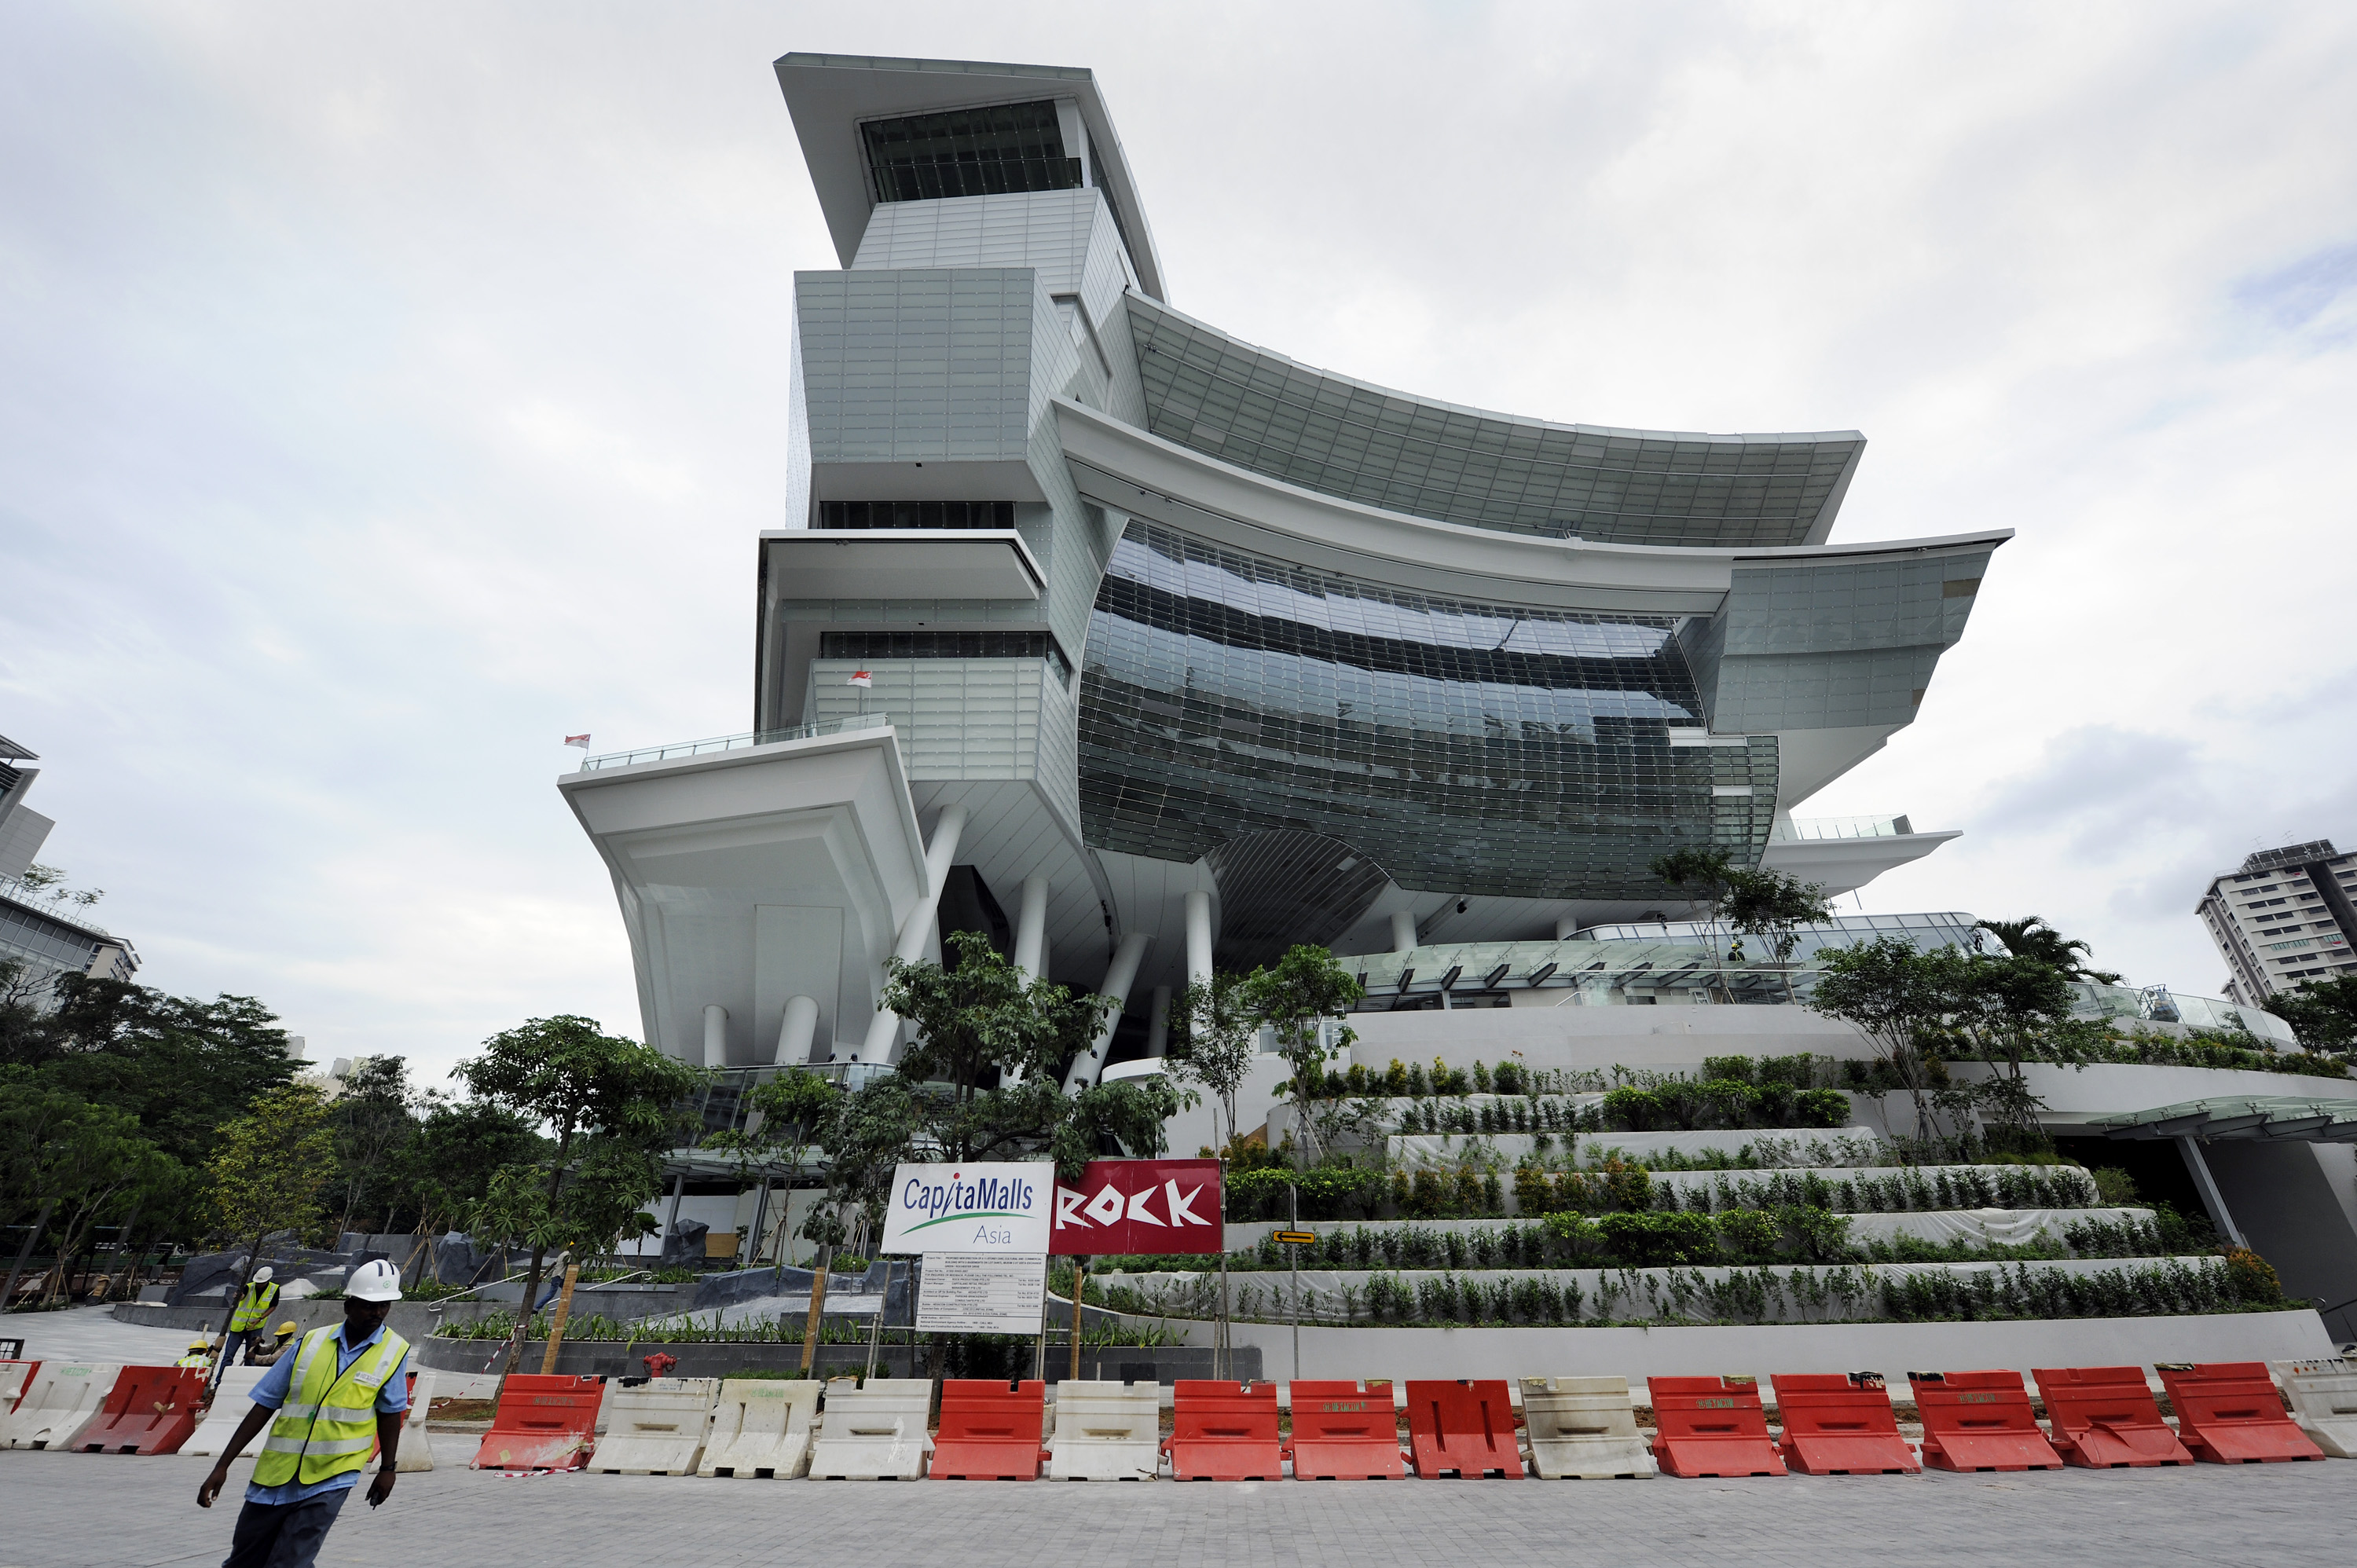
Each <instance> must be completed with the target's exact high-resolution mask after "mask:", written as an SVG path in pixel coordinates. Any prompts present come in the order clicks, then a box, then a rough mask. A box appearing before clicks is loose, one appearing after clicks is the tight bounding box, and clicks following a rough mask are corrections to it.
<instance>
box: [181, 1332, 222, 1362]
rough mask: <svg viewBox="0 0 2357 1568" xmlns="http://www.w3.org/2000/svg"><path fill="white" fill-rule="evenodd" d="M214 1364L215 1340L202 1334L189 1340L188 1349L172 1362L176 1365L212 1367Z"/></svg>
mask: <svg viewBox="0 0 2357 1568" xmlns="http://www.w3.org/2000/svg"><path fill="white" fill-rule="evenodd" d="M212 1364H213V1342H212V1341H211V1340H210V1338H207V1337H204V1336H202V1335H199V1336H198V1337H196V1338H194V1339H191V1340H189V1341H188V1349H187V1350H186V1351H185V1352H183V1353H182V1354H181V1357H180V1359H178V1360H177V1361H175V1362H173V1363H172V1365H174V1366H175V1367H210V1366H211V1365H212Z"/></svg>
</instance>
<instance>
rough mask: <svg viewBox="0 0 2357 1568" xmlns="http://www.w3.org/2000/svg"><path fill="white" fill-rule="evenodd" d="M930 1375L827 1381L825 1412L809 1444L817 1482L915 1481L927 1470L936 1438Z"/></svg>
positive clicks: (811, 1467)
mask: <svg viewBox="0 0 2357 1568" xmlns="http://www.w3.org/2000/svg"><path fill="white" fill-rule="evenodd" d="M932 1403H933V1382H932V1380H931V1378H870V1379H868V1380H867V1386H866V1388H864V1389H863V1388H861V1387H860V1386H859V1385H858V1383H857V1382H856V1380H853V1379H850V1378H836V1379H834V1380H832V1381H830V1382H829V1383H828V1384H827V1385H826V1414H825V1416H824V1417H823V1419H822V1420H821V1421H820V1423H819V1428H818V1438H817V1440H816V1441H815V1442H813V1444H811V1460H810V1474H811V1479H812V1480H813V1481H888V1480H900V1481H913V1480H916V1479H917V1478H918V1477H921V1476H922V1475H924V1473H925V1461H926V1458H927V1456H928V1455H931V1453H932V1451H933V1440H932V1437H931V1434H928V1433H927V1432H926V1430H925V1421H926V1418H927V1417H928V1416H930V1415H931V1413H932Z"/></svg>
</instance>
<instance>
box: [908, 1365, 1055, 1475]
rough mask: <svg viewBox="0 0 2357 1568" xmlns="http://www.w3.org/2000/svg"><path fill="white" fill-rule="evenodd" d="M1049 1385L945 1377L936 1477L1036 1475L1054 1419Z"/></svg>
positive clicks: (935, 1443) (936, 1442)
mask: <svg viewBox="0 0 2357 1568" xmlns="http://www.w3.org/2000/svg"><path fill="white" fill-rule="evenodd" d="M1047 1421H1048V1385H1047V1384H1045V1383H1043V1382H1037V1381H1034V1382H1021V1381H1014V1380H1009V1381H1007V1382H998V1381H996V1380H983V1379H978V1378H951V1379H946V1380H943V1381H942V1429H941V1431H940V1433H939V1434H936V1435H935V1437H934V1438H933V1463H932V1468H931V1472H930V1474H931V1476H932V1477H933V1479H934V1480H936V1481H1036V1480H1038V1479H1039V1462H1040V1461H1041V1460H1043V1459H1045V1458H1047V1457H1048V1451H1047V1449H1045V1448H1043V1447H1041V1446H1040V1445H1039V1439H1040V1435H1041V1434H1042V1432H1043V1430H1044V1429H1045V1427H1046V1425H1047Z"/></svg>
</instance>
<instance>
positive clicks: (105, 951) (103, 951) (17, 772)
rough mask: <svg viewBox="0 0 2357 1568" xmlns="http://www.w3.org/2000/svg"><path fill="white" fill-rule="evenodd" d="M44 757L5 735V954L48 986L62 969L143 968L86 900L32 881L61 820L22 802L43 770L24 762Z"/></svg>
mask: <svg viewBox="0 0 2357 1568" xmlns="http://www.w3.org/2000/svg"><path fill="white" fill-rule="evenodd" d="M39 760H40V758H39V757H37V756H35V755H34V754H33V753H32V752H30V751H27V749H26V748H25V747H23V746H18V745H17V744H16V742H15V741H12V740H10V739H9V738H8V737H7V736H0V961H7V960H11V959H13V960H16V961H20V962H22V963H23V964H24V965H25V966H26V969H27V973H26V975H25V977H24V978H25V980H26V981H28V982H30V983H32V984H34V985H36V986H40V987H44V988H46V986H47V984H48V982H49V981H50V980H51V979H53V978H55V977H56V976H58V975H60V974H90V975H96V976H98V977H100V978H101V979H104V980H124V981H127V980H129V979H130V978H131V977H132V976H133V975H134V974H135V973H137V972H138V970H139V954H138V952H137V951H136V950H135V949H134V948H133V947H132V945H131V944H130V943H129V942H128V941H126V940H124V939H123V938H121V937H118V936H115V935H114V934H113V933H112V932H110V931H108V930H107V929H106V928H105V927H103V926H101V925H98V924H96V923H95V922H93V921H91V920H90V919H88V918H85V917H84V916H82V915H81V913H79V912H78V911H79V909H80V908H81V906H78V905H70V904H68V903H67V902H65V901H63V900H61V899H59V898H58V897H52V896H48V895H46V894H44V893H43V892H41V891H40V890H39V889H38V888H36V887H33V886H28V885H27V881H26V873H27V872H28V871H30V870H31V869H32V866H33V857H34V856H35V855H37V854H40V853H41V845H42V844H43V843H46V842H47V841H48V836H49V830H50V829H51V828H52V827H54V826H56V825H57V824H56V823H54V822H51V821H50V820H49V819H48V818H47V817H45V816H43V815H41V813H40V812H38V811H34V810H33V809H32V808H31V807H29V806H27V805H26V804H25V797H26V795H27V792H29V791H30V790H31V789H32V787H33V780H34V779H35V778H36V777H38V775H39V773H40V769H39V768H27V767H26V766H25V764H26V763H28V762H38V761H39ZM70 910H73V911H77V912H69V911H70Z"/></svg>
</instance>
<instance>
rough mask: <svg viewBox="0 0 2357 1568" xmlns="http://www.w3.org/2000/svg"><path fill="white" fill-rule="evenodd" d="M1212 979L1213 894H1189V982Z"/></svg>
mask: <svg viewBox="0 0 2357 1568" xmlns="http://www.w3.org/2000/svg"><path fill="white" fill-rule="evenodd" d="M1199 980H1200V981H1202V982H1204V983H1206V984H1208V983H1210V982H1211V895H1210V894H1209V893H1189V894H1188V895H1187V983H1188V984H1189V985H1192V984H1194V983H1196V982H1197V981H1199Z"/></svg>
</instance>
